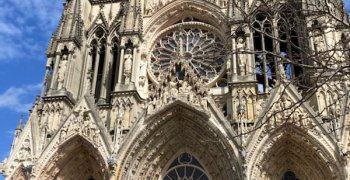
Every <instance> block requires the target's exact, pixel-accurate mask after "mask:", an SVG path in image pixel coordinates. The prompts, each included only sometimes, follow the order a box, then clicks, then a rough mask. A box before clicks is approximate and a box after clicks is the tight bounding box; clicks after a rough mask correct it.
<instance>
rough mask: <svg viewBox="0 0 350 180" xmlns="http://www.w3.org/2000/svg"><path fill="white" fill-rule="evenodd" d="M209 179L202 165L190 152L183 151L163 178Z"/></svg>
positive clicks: (175, 179) (168, 179) (171, 179)
mask: <svg viewBox="0 0 350 180" xmlns="http://www.w3.org/2000/svg"><path fill="white" fill-rule="evenodd" d="M177 179H184V180H185V179H192V180H209V177H208V175H207V174H206V172H205V170H204V168H203V166H202V165H201V164H200V163H199V161H198V160H197V159H196V158H195V157H193V156H192V155H191V154H189V153H187V152H184V153H182V154H181V155H180V156H178V157H177V158H176V159H175V160H174V161H173V162H172V163H171V165H170V167H169V168H168V170H167V172H166V173H165V176H164V178H163V180H177Z"/></svg>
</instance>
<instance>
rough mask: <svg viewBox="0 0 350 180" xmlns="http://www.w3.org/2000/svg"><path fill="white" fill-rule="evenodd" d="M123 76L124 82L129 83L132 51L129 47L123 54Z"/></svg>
mask: <svg viewBox="0 0 350 180" xmlns="http://www.w3.org/2000/svg"><path fill="white" fill-rule="evenodd" d="M123 73H124V77H125V84H129V83H130V80H131V79H130V78H131V73H132V51H131V49H126V53H125V55H124V72H123Z"/></svg>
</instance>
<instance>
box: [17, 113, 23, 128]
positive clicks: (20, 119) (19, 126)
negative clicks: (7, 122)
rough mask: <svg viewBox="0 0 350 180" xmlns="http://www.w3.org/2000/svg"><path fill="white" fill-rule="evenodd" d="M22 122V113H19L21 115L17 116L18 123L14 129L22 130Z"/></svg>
mask: <svg viewBox="0 0 350 180" xmlns="http://www.w3.org/2000/svg"><path fill="white" fill-rule="evenodd" d="M22 122H23V114H21V117H20V118H19V123H18V125H17V127H16V130H22Z"/></svg>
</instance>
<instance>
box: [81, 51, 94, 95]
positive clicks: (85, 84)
mask: <svg viewBox="0 0 350 180" xmlns="http://www.w3.org/2000/svg"><path fill="white" fill-rule="evenodd" d="M91 49H92V48H91V47H87V49H86V50H87V52H86V56H85V61H84V62H83V63H84V66H83V70H82V71H83V75H82V77H81V81H80V82H81V83H80V87H82V90H81V93H82V94H86V93H89V92H90V91H91V90H90V88H91V85H90V82H89V79H88V78H89V73H90V69H91V65H92V54H91ZM80 95H81V94H80Z"/></svg>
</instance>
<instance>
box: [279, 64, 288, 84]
mask: <svg viewBox="0 0 350 180" xmlns="http://www.w3.org/2000/svg"><path fill="white" fill-rule="evenodd" d="M278 71H279V73H280V74H279V75H280V79H281V82H286V81H287V75H286V71H285V70H284V67H283V65H282V64H279V65H278Z"/></svg>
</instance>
